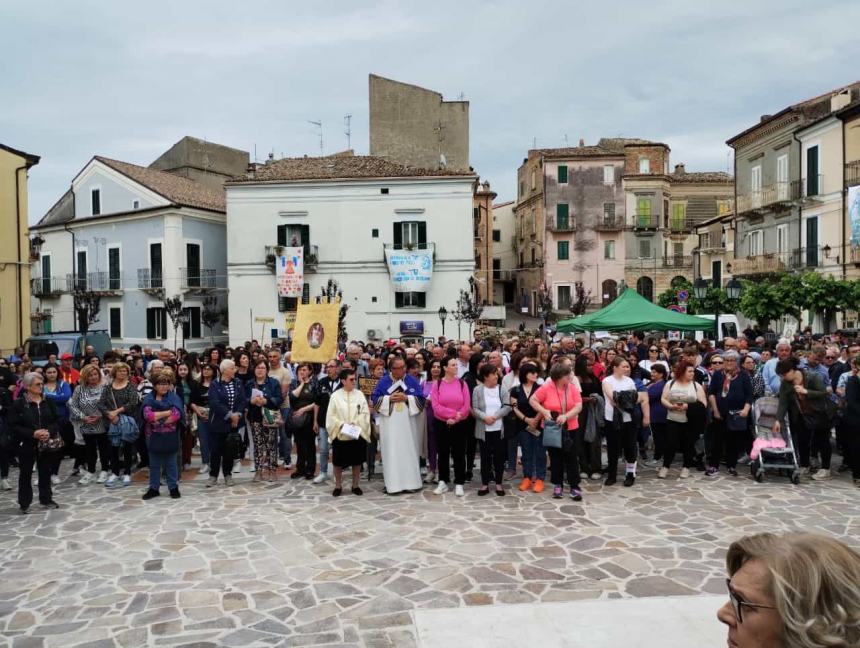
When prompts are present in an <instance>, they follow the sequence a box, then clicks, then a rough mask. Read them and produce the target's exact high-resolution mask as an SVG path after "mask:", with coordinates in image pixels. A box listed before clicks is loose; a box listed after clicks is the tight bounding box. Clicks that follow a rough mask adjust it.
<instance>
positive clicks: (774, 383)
mask: <svg viewBox="0 0 860 648" xmlns="http://www.w3.org/2000/svg"><path fill="white" fill-rule="evenodd" d="M789 356H791V343H790V342H789V341H788V340H786V339H785V338H782V339H781V340H780V341H779V342H778V343H777V345H776V357H775V358H771V359H770V360H768V361H767V362H765V363H764V368H762V370H761V377H762V378H763V379H764V387H765V389H766V390H767V391H769V392H772V393H773V394H778V393H779V384H780V383H781V382H782V378H781V377H779V376H777V375H776V363H777V362H779V361H780V360H784V359H785V358H788V357H789Z"/></svg>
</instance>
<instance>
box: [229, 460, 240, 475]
mask: <svg viewBox="0 0 860 648" xmlns="http://www.w3.org/2000/svg"><path fill="white" fill-rule="evenodd" d="M231 472H232V473H233V474H236V473H240V472H242V462H241V461H239V460H238V459H236V460H235V461H234V462H233V470H232V471H231Z"/></svg>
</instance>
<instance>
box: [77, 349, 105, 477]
mask: <svg viewBox="0 0 860 648" xmlns="http://www.w3.org/2000/svg"><path fill="white" fill-rule="evenodd" d="M104 387H105V386H104V384H103V383H102V372H101V370H100V369H99V368H98V367H97V366H95V365H93V364H87V365H84V366H83V367H81V377H80V381H79V382H78V386H77V387H75V391H74V393H73V394H72V398H71V399H70V400H69V415H70V417H71V420H72V423H73V424H74V425H75V426H76V428H77V430H76V436H77V431H80V433H81V434H82V435H83V439H84V457H85V464H86V469H85V470H83V471H82V472H83V476H82V477H81V479H80V480H79V481H78V483H79V484H80V485H82V486H86V485H87V484H89V483H91V482H92V481H93V479H94V478H95V480H96V481H97V482H98V483H99V484H104V483H105V481H107V478H108V470H110V441H108V436H107V427H106V426H105V421H104V418H103V417H102V411H101V409H100V408H99V404H100V403H101V398H102V393H103V392H104ZM96 457H98V459H99V462H100V464H101V472H100V473H98V477H95V474H96Z"/></svg>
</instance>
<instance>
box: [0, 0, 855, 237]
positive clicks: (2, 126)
mask: <svg viewBox="0 0 860 648" xmlns="http://www.w3.org/2000/svg"><path fill="white" fill-rule="evenodd" d="M858 23H860V2H857V1H856V0H842V1H837V0H818V1H817V2H814V3H811V2H808V0H780V1H779V2H775V1H773V0H757V1H752V2H751V1H750V0H743V1H736V0H723V1H721V2H713V1H710V0H709V1H705V2H689V0H688V1H686V2H677V1H674V0H672V1H670V0H651V1H649V2H644V1H640V0H616V1H615V2H611V3H610V2H592V1H584V0H569V1H568V2H561V1H558V0H556V1H543V0H530V1H528V2H508V1H504V0H496V1H483V2H481V1H468V2H463V1H462V0H460V1H457V2H454V1H448V0H439V1H436V2H433V3H417V2H412V1H409V0H401V1H399V2H395V1H391V2H385V1H383V2H325V1H318V2H313V3H306V2H302V3H299V2H293V1H286V0H284V1H280V2H269V1H266V0H257V1H256V2H253V3H237V2H231V3H227V2H221V1H217V0H211V1H208V2H197V1H193V0H183V1H181V2H177V1H175V0H174V1H173V2H162V1H160V0H153V1H150V2H146V3H131V2H115V1H114V2H101V1H87V0H81V1H80V2H75V3H67V2H61V1H60V0H49V1H46V2H31V3H11V2H9V3H2V4H0V43H3V58H4V65H3V67H4V71H3V73H2V75H0V142H2V143H4V144H6V145H8V146H12V147H14V148H17V149H20V150H24V151H26V152H28V153H33V154H36V155H40V156H41V157H42V161H41V162H40V164H39V165H38V166H37V167H35V168H33V169H32V170H31V173H30V185H29V186H30V221H31V223H33V222H35V221H37V220H38V219H39V218H41V217H42V216H43V215H44V213H45V212H46V211H47V210H48V208H50V206H51V205H52V204H53V203H54V202H55V201H56V200H57V199H58V198H59V197H60V196H61V195H62V194H63V192H64V191H66V190H67V189H68V187H69V185H70V183H71V180H72V178H73V177H74V176H75V174H77V172H78V171H79V170H80V169H81V168H82V167H83V166H84V165H85V164H86V162H87V161H88V160H89V159H90V158H91V157H92V156H93V155H103V156H107V157H112V158H116V159H120V160H124V161H127V162H132V163H135V164H141V165H147V164H149V163H150V162H152V161H153V160H154V159H155V158H157V157H158V156H159V155H160V154H161V153H162V152H164V151H165V150H167V149H168V148H169V147H170V146H171V145H172V144H173V143H174V142H176V141H177V140H179V139H180V138H182V137H183V136H185V135H193V136H196V137H200V138H204V139H207V140H210V141H214V142H218V143H221V144H226V145H228V146H233V147H236V148H240V149H244V150H247V151H249V152H250V153H251V156H252V158H253V156H254V152H255V151H256V156H257V159H259V160H265V159H266V157H267V156H268V154H269V153H270V152H273V153H274V155H275V156H276V157H282V156H299V155H305V154H308V155H318V154H319V151H320V147H319V134H318V131H317V128H316V126H314V125H312V124H310V123H309V122H310V121H322V128H323V147H324V148H323V150H324V152H325V153H333V152H336V151H340V150H343V149H346V148H347V136H346V134H345V132H344V131H345V120H344V118H345V116H346V115H351V116H352V118H351V146H352V148H353V149H355V151H356V152H357V153H358V154H366V153H367V152H368V96H367V94H368V74H371V73H373V74H379V75H382V76H386V77H389V78H392V79H396V80H399V81H404V82H408V83H412V84H416V85H420V86H423V87H426V88H430V89H433V90H436V91H438V92H441V93H442V94H443V95H444V97H445V99H452V100H456V99H459V98H461V96H462V98H465V99H467V100H468V101H469V102H470V122H471V132H470V139H471V142H470V149H471V150H470V158H471V164H472V166H473V167H474V168H475V171H476V172H477V173H478V174H479V175H480V176H481V178H482V179H486V180H489V181H490V182H491V183H492V186H493V189H494V190H495V191H497V192H498V194H499V197H498V199H497V200H498V201H499V202H501V201H503V200H510V199H513V198H514V197H515V194H516V170H517V167H518V166H519V165H520V164H521V163H522V160H523V158H524V157H525V156H526V154H527V151H528V149H529V148H532V147H533V146H534V145H535V144H537V146H538V147H541V148H546V147H555V146H565V145H566V143H568V144H570V145H576V144H577V143H578V141H579V139H580V138H582V139H584V140H585V142H586V143H587V144H593V143H596V141H597V140H598V139H599V138H600V137H618V136H625V137H642V138H647V139H653V140H658V141H662V142H665V143H667V144H668V145H669V146H670V147H671V149H672V153H671V161H672V163H673V164H676V163H680V162H684V163H686V168H687V170H688V171H711V170H713V171H725V170H731V157H730V149H729V148H728V147H727V146H726V145H725V141H726V139H728V138H729V137H731V136H732V135H734V134H736V133H739V132H740V131H742V130H744V129H745V128H747V127H749V126H751V125H752V124H753V123H755V122H756V121H757V120H758V119H759V117H760V116H761V115H762V114H766V113H775V112H777V111H779V110H781V109H782V108H784V107H786V106H788V105H790V104H792V103H795V102H797V101H800V100H803V99H806V98H809V97H812V96H815V95H818V94H822V93H824V92H827V91H829V90H831V89H834V88H837V87H839V86H842V85H845V84H847V83H850V82H852V81H856V80H858V79H860V65H858V64H857V61H860V39H858V38H857V35H856V34H857V24H858Z"/></svg>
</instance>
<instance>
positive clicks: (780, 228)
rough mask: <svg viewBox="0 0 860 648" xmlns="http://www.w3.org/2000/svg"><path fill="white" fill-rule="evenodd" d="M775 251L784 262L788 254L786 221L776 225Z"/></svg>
mask: <svg viewBox="0 0 860 648" xmlns="http://www.w3.org/2000/svg"><path fill="white" fill-rule="evenodd" d="M776 251H777V253H778V254H779V255H780V261H782V262H785V261H787V259H786V258H785V256H786V255H787V254H788V223H783V224H782V225H777V226H776Z"/></svg>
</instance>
